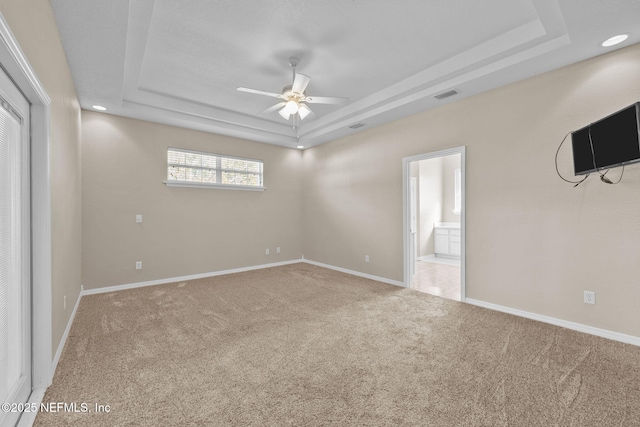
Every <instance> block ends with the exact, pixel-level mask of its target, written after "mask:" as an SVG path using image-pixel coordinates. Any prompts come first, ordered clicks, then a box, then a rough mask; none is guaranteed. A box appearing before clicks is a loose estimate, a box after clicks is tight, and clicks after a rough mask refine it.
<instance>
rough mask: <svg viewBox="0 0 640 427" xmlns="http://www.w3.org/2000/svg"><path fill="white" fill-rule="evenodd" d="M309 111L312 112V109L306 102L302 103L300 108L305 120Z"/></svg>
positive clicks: (299, 111)
mask: <svg viewBox="0 0 640 427" xmlns="http://www.w3.org/2000/svg"><path fill="white" fill-rule="evenodd" d="M309 113H311V109H310V108H309V107H307V106H306V105H304V104H300V107H299V108H298V114H299V115H300V119H301V120H304V118H305V117H307V116H308V115H309Z"/></svg>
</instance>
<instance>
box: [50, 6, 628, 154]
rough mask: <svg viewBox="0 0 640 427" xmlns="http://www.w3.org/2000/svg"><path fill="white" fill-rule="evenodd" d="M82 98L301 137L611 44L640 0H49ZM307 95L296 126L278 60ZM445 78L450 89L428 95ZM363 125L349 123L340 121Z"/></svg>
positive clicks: (149, 115)
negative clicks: (284, 110) (284, 108)
mask: <svg viewBox="0 0 640 427" xmlns="http://www.w3.org/2000/svg"><path fill="white" fill-rule="evenodd" d="M51 3H52V5H53V9H54V13H55V16H56V19H57V22H58V26H59V28H60V33H61V37H62V42H63V45H64V48H65V51H66V53H67V57H68V61H69V64H70V67H71V72H72V75H73V78H74V82H75V85H76V89H77V91H78V96H79V98H80V102H81V105H82V107H83V108H87V109H89V108H91V106H92V105H95V104H100V105H104V106H105V107H107V108H108V113H110V114H115V115H121V116H126V117H133V118H138V119H143V120H150V121H155V122H160V123H166V124H171V125H175V126H182V127H188V128H193V129H198V130H203V131H207V132H213V133H219V134H223V135H230V136H236V137H240V138H246V139H251V140H256V141H260V142H266V143H271V144H277V145H282V146H287V147H295V146H297V145H299V144H301V145H304V146H305V147H311V146H313V145H317V144H320V143H323V142H327V141H330V140H333V139H335V138H339V137H341V136H345V135H348V134H351V133H355V132H358V131H360V130H361V129H366V128H370V127H372V126H377V125H380V124H382V123H385V122H388V121H391V120H395V119H398V118H400V117H404V116H407V115H410V114H414V113H416V112H419V111H422V110H425V109H428V108H433V107H437V106H440V105H443V104H444V103H447V102H452V101H455V100H459V99H462V98H464V97H467V96H470V95H474V94H477V93H480V92H483V91H486V90H489V89H492V88H495V87H498V86H501V85H504V84H508V83H510V82H513V81H517V80H520V79H523V78H526V77H529V76H532V75H535V74H538V73H541V72H545V71H549V70H551V69H554V68H558V67H561V66H564V65H567V64H570V63H574V62H577V61H580V60H583V59H586V58H589V57H592V56H596V55H599V54H602V53H605V52H607V50H605V49H604V48H602V47H600V45H599V43H600V42H602V41H603V40H604V39H606V38H607V37H610V36H612V35H615V34H619V33H630V34H631V37H630V38H629V40H627V41H626V42H625V43H623V44H622V45H620V46H621V47H622V46H628V45H629V44H632V43H635V42H637V41H638V40H639V39H640V38H639V36H640V2H637V1H608V2H602V1H597V0H572V1H567V0H557V1H556V0H482V1H476V2H470V1H468V0H448V1H441V2H426V1H424V0H400V1H389V0H367V1H365V0H351V1H345V0H326V1H322V2H306V1H287V2H284V1H281V0H268V1H267V0H262V1H259V2H257V1H247V0H244V1H239V0H218V1H215V2H212V1H210V0H191V1H186V2H183V1H180V2H176V1H173V0H155V1H154V0H135V1H129V0H109V1H104V0H51ZM291 56H297V57H299V58H300V59H301V61H300V64H299V66H298V70H297V71H298V72H300V73H304V74H306V75H309V76H310V77H311V82H310V84H309V86H308V88H307V94H308V95H312V96H313V95H316V96H338V97H348V98H349V100H350V102H349V103H347V104H345V105H321V104H313V105H312V109H313V111H314V112H315V116H314V117H308V118H306V119H305V120H303V121H302V122H301V123H300V126H299V127H297V128H293V127H292V125H291V122H290V121H286V120H284V119H283V118H282V117H280V115H278V114H277V112H273V113H270V114H267V115H265V114H260V112H261V111H263V110H265V109H266V108H268V107H270V106H272V105H273V104H275V103H276V102H278V100H276V99H275V98H269V97H266V96H260V95H254V94H248V93H241V92H238V91H237V90H236V88H237V87H239V86H244V87H250V88H255V89H260V90H264V91H268V92H277V93H280V92H281V90H282V88H283V86H285V85H287V84H291V80H292V71H291V68H290V67H289V64H288V58H289V57H291ZM451 89H455V90H456V91H457V92H458V94H456V95H454V96H451V97H449V98H445V99H442V100H438V99H436V98H435V96H436V95H438V94H440V93H442V92H445V91H448V90H451ZM356 123H362V124H364V126H362V127H360V128H358V129H352V128H351V127H350V126H352V125H354V124H356Z"/></svg>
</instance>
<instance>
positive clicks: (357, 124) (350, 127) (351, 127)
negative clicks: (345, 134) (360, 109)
mask: <svg viewBox="0 0 640 427" xmlns="http://www.w3.org/2000/svg"><path fill="white" fill-rule="evenodd" d="M362 126H366V125H365V124H364V123H356V124H353V125H351V126H349V129H358V128H361V127H362Z"/></svg>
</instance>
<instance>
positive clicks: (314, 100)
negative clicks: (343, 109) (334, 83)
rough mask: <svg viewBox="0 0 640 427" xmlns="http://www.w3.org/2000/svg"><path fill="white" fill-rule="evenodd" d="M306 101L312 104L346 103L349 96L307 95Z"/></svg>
mask: <svg viewBox="0 0 640 427" xmlns="http://www.w3.org/2000/svg"><path fill="white" fill-rule="evenodd" d="M305 101H306V102H308V103H310V104H346V103H347V102H349V98H334V97H330V96H307V97H306V99H305Z"/></svg>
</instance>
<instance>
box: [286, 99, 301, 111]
mask: <svg viewBox="0 0 640 427" xmlns="http://www.w3.org/2000/svg"><path fill="white" fill-rule="evenodd" d="M299 108H300V106H299V105H298V103H297V102H296V101H294V100H291V101H288V102H287V104H286V105H285V106H284V108H283V110H285V111H286V112H287V113H289V114H295V113H297V112H298V109H299Z"/></svg>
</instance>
